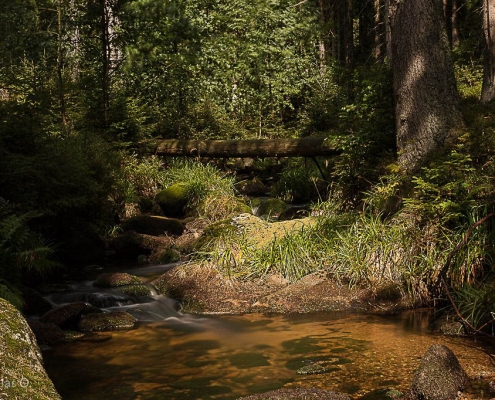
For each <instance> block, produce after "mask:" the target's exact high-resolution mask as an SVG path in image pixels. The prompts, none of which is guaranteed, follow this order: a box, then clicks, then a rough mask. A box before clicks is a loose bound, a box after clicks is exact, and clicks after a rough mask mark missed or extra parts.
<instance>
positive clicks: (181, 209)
mask: <svg viewBox="0 0 495 400" xmlns="http://www.w3.org/2000/svg"><path fill="white" fill-rule="evenodd" d="M188 200H189V187H188V185H187V184H185V183H176V184H174V185H172V186H169V187H168V188H166V189H164V190H161V191H160V192H158V193H157V194H156V196H155V202H156V203H157V204H158V205H159V206H160V208H161V209H162V211H163V213H164V214H165V215H166V216H167V217H182V216H184V215H185V208H186V205H187V202H188Z"/></svg>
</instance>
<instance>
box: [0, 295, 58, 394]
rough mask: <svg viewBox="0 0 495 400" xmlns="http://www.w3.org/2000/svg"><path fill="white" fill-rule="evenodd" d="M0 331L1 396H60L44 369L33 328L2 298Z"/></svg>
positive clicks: (0, 304)
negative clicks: (0, 362)
mask: <svg viewBox="0 0 495 400" xmlns="http://www.w3.org/2000/svg"><path fill="white" fill-rule="evenodd" d="M0 332H2V334H1V335H0V354H1V361H2V370H1V378H0V399H36V400H58V399H60V398H61V397H60V395H59V394H58V393H57V391H56V390H55V387H54V386H53V383H52V382H51V380H50V378H49V377H48V375H47V373H46V371H45V369H44V368H43V358H42V355H41V352H40V349H39V347H38V344H37V342H36V338H35V336H34V334H33V331H32V330H31V329H30V328H29V325H28V324H27V322H26V320H25V319H24V317H23V316H22V315H21V314H20V312H19V311H18V310H17V309H16V308H15V307H14V306H12V305H11V304H10V303H9V302H7V301H5V300H3V299H0Z"/></svg>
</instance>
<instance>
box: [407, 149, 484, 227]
mask: <svg viewBox="0 0 495 400" xmlns="http://www.w3.org/2000/svg"><path fill="white" fill-rule="evenodd" d="M412 183H413V185H414V188H413V194H412V195H411V197H408V198H406V199H404V202H405V205H406V207H407V208H408V209H410V210H411V211H412V212H413V213H415V214H416V215H417V216H418V217H420V218H423V219H430V220H433V221H438V222H439V223H440V224H447V225H449V226H455V225H457V224H464V223H466V222H468V217H469V213H470V212H471V210H473V209H474V208H476V207H478V206H480V205H482V204H484V202H485V200H486V199H487V198H488V197H489V196H491V195H492V194H493V190H494V188H493V184H492V183H491V180H490V178H489V177H488V176H485V175H483V174H480V173H479V172H478V171H477V169H476V168H475V166H474V165H473V162H472V159H471V158H470V156H469V155H467V154H466V153H464V152H463V153H461V152H458V151H456V150H453V151H452V152H451V153H450V154H449V155H448V157H446V158H445V159H440V160H438V161H437V162H434V163H432V164H431V165H430V166H428V167H424V168H423V169H422V171H421V174H420V175H418V176H415V177H413V178H412ZM461 226H462V225H461Z"/></svg>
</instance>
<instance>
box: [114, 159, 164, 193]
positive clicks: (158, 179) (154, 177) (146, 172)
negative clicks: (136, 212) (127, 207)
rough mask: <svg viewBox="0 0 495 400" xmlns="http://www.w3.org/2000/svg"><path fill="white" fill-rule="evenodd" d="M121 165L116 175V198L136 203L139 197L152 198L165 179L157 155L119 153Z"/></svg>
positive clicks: (160, 161) (162, 166)
mask: <svg viewBox="0 0 495 400" xmlns="http://www.w3.org/2000/svg"><path fill="white" fill-rule="evenodd" d="M121 159H122V161H121V167H120V170H118V172H117V177H116V189H117V190H116V196H115V197H116V198H120V202H126V203H136V202H138V200H139V198H140V197H145V198H153V197H154V196H155V194H156V193H157V191H158V190H159V189H160V187H162V186H163V182H164V181H165V169H164V165H163V163H162V160H161V159H160V158H159V157H157V156H154V155H153V156H150V157H138V156H137V154H125V153H122V154H121Z"/></svg>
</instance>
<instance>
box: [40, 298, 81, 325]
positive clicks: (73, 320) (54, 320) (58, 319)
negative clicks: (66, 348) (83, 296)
mask: <svg viewBox="0 0 495 400" xmlns="http://www.w3.org/2000/svg"><path fill="white" fill-rule="evenodd" d="M85 308H86V303H84V302H77V303H70V304H66V305H63V306H61V307H58V308H55V309H54V310H50V311H48V312H47V313H45V314H43V315H42V316H41V317H40V322H42V323H44V324H55V325H57V326H59V327H61V328H70V327H73V326H76V325H77V323H78V322H79V319H80V318H81V315H82V314H83V312H84V310H85Z"/></svg>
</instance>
